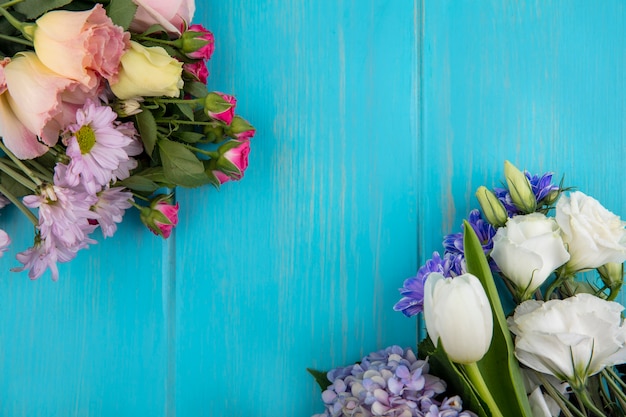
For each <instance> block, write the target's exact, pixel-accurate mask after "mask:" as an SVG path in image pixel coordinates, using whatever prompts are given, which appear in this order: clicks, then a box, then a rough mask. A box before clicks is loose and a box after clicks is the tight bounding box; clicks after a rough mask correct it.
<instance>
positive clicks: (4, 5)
mask: <svg viewBox="0 0 626 417" xmlns="http://www.w3.org/2000/svg"><path fill="white" fill-rule="evenodd" d="M23 1H24V0H11V1H7V2H6V3H2V4H0V7H2V8H4V9H6V8H7V7H11V6H15V5H16V4H18V3H21V2H23Z"/></svg>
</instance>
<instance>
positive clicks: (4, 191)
mask: <svg viewBox="0 0 626 417" xmlns="http://www.w3.org/2000/svg"><path fill="white" fill-rule="evenodd" d="M0 193H2V195H4V196H5V197H6V198H8V199H9V201H10V202H11V203H13V204H14V205H15V207H17V208H18V209H19V210H20V211H21V212H22V213H23V214H24V215H25V216H26V217H27V218H28V220H30V221H31V222H32V223H33V224H34V225H35V226H38V225H39V219H37V217H35V215H34V214H33V213H32V212H31V211H30V210H29V209H28V207H26V206H25V205H24V203H22V202H21V201H20V200H19V199H18V198H17V197H15V196H14V195H13V194H11V193H10V192H9V190H7V189H6V188H4V186H3V185H2V184H0Z"/></svg>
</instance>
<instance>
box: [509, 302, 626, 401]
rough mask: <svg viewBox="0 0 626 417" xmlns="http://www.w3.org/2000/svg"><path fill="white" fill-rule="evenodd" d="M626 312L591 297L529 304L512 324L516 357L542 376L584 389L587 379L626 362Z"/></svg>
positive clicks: (525, 304) (512, 319) (517, 314)
mask: <svg viewBox="0 0 626 417" xmlns="http://www.w3.org/2000/svg"><path fill="white" fill-rule="evenodd" d="M623 309H624V307H623V306H621V305H620V304H619V303H616V302H613V301H606V300H603V299H601V298H598V297H596V296H593V295H591V294H578V295H575V296H574V297H570V298H566V299H564V300H550V301H547V302H542V301H535V300H529V301H526V302H524V303H522V304H520V305H519V306H518V307H517V308H516V309H515V314H514V315H513V317H510V318H509V320H508V324H509V328H510V329H511V331H512V332H513V333H514V334H515V335H516V338H515V356H516V357H517V359H518V360H519V361H520V362H521V363H523V364H524V365H526V366H528V367H530V368H532V369H534V370H536V371H538V372H542V373H546V374H550V375H554V376H555V377H557V378H559V379H560V380H561V381H567V382H569V384H570V385H571V386H572V387H573V388H574V389H576V388H582V386H584V383H585V381H586V379H587V377H589V376H591V375H594V374H596V373H598V372H600V371H601V370H602V369H604V368H605V367H606V366H612V365H617V364H621V363H624V362H626V326H625V325H624V323H623V322H622V317H621V315H620V313H621V311H622V310H623ZM581 385H582V386H581Z"/></svg>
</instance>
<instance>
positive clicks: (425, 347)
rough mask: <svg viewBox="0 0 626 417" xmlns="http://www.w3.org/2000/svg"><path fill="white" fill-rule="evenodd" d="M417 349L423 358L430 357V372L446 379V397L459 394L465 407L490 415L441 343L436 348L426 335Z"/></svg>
mask: <svg viewBox="0 0 626 417" xmlns="http://www.w3.org/2000/svg"><path fill="white" fill-rule="evenodd" d="M417 351H418V352H419V356H420V358H421V359H426V358H427V357H428V365H429V366H430V371H429V373H430V374H432V375H436V376H438V377H440V378H442V379H443V380H444V381H446V385H447V388H446V393H445V395H446V397H452V396H453V395H458V396H460V397H461V399H462V400H463V409H465V410H470V411H473V412H474V413H476V414H478V416H479V417H489V413H487V411H485V410H487V405H486V404H485V403H484V402H483V401H481V399H480V398H479V397H478V396H477V395H476V393H475V392H474V390H473V389H472V385H471V383H470V382H469V381H468V379H467V378H466V377H465V375H463V373H462V372H461V371H460V370H459V368H458V367H457V366H456V365H455V364H454V363H452V362H451V361H450V359H448V355H447V354H446V352H445V351H444V350H443V348H442V347H441V345H439V346H437V348H435V345H433V342H432V340H430V337H426V338H425V339H424V340H422V341H421V342H420V344H419V347H418V349H417Z"/></svg>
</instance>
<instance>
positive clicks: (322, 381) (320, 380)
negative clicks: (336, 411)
mask: <svg viewBox="0 0 626 417" xmlns="http://www.w3.org/2000/svg"><path fill="white" fill-rule="evenodd" d="M306 370H307V372H308V373H310V374H311V375H313V378H315V382H317V385H319V386H320V389H321V390H322V391H324V390H326V388H328V387H329V386H330V381H329V380H328V377H327V376H326V372H322V371H318V370H316V369H311V368H306Z"/></svg>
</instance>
